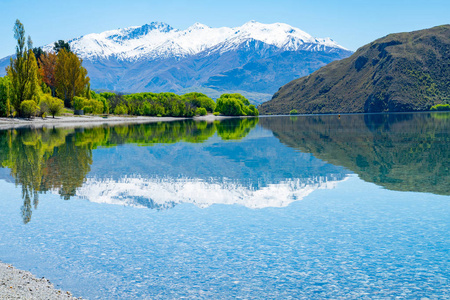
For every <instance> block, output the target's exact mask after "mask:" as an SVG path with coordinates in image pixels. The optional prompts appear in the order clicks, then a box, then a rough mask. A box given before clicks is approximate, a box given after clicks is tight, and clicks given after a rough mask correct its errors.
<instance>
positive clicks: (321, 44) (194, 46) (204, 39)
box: [45, 21, 347, 61]
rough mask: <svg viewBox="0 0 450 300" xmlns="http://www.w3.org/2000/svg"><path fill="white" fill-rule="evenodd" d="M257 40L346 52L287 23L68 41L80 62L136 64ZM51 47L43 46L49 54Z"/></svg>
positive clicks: (167, 29) (160, 27) (151, 27)
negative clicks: (117, 60) (104, 61)
mask: <svg viewBox="0 0 450 300" xmlns="http://www.w3.org/2000/svg"><path fill="white" fill-rule="evenodd" d="M251 41H259V42H263V43H265V44H267V45H269V46H275V47H277V48H279V49H282V50H285V51H299V50H306V51H324V52H336V51H339V50H347V49H345V48H343V47H342V46H340V45H338V44H337V43H336V42H334V41H333V40H331V39H330V38H325V39H317V38H314V37H312V36H311V35H309V34H307V33H306V32H304V31H301V30H300V29H297V28H294V27H292V26H290V25H287V24H282V23H275V24H268V25H266V24H262V23H258V22H255V21H251V22H248V23H246V24H244V25H243V26H241V27H235V28H229V27H221V28H211V27H209V26H207V25H203V24H200V23H195V24H194V25H192V26H191V27H189V28H187V29H186V30H178V29H174V28H173V27H171V26H170V25H168V24H165V23H160V22H152V23H150V24H146V25H143V26H140V27H128V28H124V29H117V30H110V31H105V32H102V33H98V34H97V33H92V34H88V35H85V36H82V37H79V38H76V39H73V40H71V41H69V43H70V46H71V48H72V50H73V51H75V52H76V53H77V54H79V55H80V56H81V57H82V58H83V59H90V60H96V59H99V58H101V59H108V58H111V57H116V58H118V59H120V60H130V61H135V60H138V59H142V58H146V59H161V58H167V57H187V56H192V55H196V54H199V53H201V52H204V51H206V53H205V55H208V54H209V55H210V54H211V53H212V52H215V51H219V52H221V53H223V52H227V51H232V50H235V49H237V48H238V47H239V46H240V45H242V44H243V43H245V42H251ZM51 48H52V45H48V46H46V47H45V49H46V50H47V51H50V50H51Z"/></svg>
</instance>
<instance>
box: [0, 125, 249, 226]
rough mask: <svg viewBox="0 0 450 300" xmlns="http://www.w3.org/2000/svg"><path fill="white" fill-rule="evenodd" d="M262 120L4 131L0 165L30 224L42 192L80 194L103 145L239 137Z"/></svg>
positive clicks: (66, 195) (0, 133)
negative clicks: (18, 188)
mask: <svg viewBox="0 0 450 300" xmlns="http://www.w3.org/2000/svg"><path fill="white" fill-rule="evenodd" d="M257 123H258V119H257V118H251V119H229V120H225V121H223V122H221V123H219V122H213V123H207V122H194V121H182V122H172V123H166V122H164V123H163V122H162V123H154V124H147V125H133V126H128V125H125V126H115V127H108V126H103V127H94V128H85V129H75V128H70V129H64V128H53V129H47V128H43V129H12V130H4V131H0V163H1V166H2V167H7V168H9V169H10V170H11V176H12V178H13V179H14V181H15V183H16V185H20V186H21V188H22V197H23V207H22V217H23V222H24V223H28V222H29V221H30V219H31V215H32V207H33V206H34V207H35V208H36V207H37V206H38V203H39V194H40V193H46V192H49V191H51V192H57V193H59V194H60V195H61V197H62V198H63V199H65V200H68V199H70V198H71V197H72V196H74V195H75V194H76V191H77V189H78V188H80V187H82V186H83V183H84V181H85V178H86V175H87V174H88V173H89V172H90V170H91V165H92V163H93V159H92V155H93V154H92V150H94V149H97V148H98V147H113V146H116V145H120V144H129V143H133V144H138V145H140V146H144V145H145V146H147V145H150V146H151V145H156V144H173V143H177V142H180V141H184V142H188V143H201V142H204V141H206V140H207V139H208V138H210V137H212V136H213V135H214V134H215V133H216V132H217V134H218V136H219V137H222V138H223V139H227V140H229V139H236V140H238V139H242V138H243V137H245V135H246V134H248V132H249V131H250V130H251V129H252V128H254V127H255V126H256V124H257ZM234 129H235V130H234Z"/></svg>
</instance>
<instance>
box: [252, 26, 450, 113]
mask: <svg viewBox="0 0 450 300" xmlns="http://www.w3.org/2000/svg"><path fill="white" fill-rule="evenodd" d="M449 102H450V25H443V26H437V27H433V28H430V29H425V30H420V31H414V32H407V33H397V34H390V35H388V36H386V37H383V38H381V39H378V40H376V41H374V42H372V43H370V44H368V45H365V46H363V47H361V48H360V49H358V50H357V51H356V52H355V53H354V54H353V55H352V56H351V57H349V58H346V59H343V60H341V61H336V62H332V63H330V64H329V65H327V66H325V67H323V68H321V69H320V70H318V71H316V72H314V73H313V74H311V75H309V76H306V77H303V78H300V79H296V80H294V81H292V82H290V83H288V84H286V85H285V86H283V87H282V88H281V89H280V90H279V91H278V92H277V93H275V95H274V96H273V98H272V100H271V101H269V102H266V103H264V104H262V105H261V106H259V107H258V109H259V111H260V113H261V114H268V113H271V114H287V113H289V112H290V111H291V110H293V109H296V110H297V111H298V112H299V113H356V112H358V113H362V112H387V111H390V112H402V111H422V110H429V109H430V107H431V106H432V105H435V104H439V103H449Z"/></svg>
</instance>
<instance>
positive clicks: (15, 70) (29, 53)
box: [7, 20, 39, 115]
mask: <svg viewBox="0 0 450 300" xmlns="http://www.w3.org/2000/svg"><path fill="white" fill-rule="evenodd" d="M14 38H15V39H16V40H17V46H16V57H15V58H14V59H13V58H11V59H10V66H9V67H8V68H7V73H8V77H9V78H10V80H11V84H12V85H11V86H12V88H11V92H10V99H11V104H12V106H13V107H14V109H15V110H16V112H18V113H19V115H20V114H21V110H20V107H21V104H22V102H23V101H25V100H32V99H36V97H37V96H38V92H39V80H38V74H37V72H38V66H37V62H36V58H35V56H34V53H33V50H32V48H33V42H32V41H31V38H30V37H29V36H28V42H27V45H25V28H24V26H23V24H22V23H20V21H19V20H16V23H15V25H14Z"/></svg>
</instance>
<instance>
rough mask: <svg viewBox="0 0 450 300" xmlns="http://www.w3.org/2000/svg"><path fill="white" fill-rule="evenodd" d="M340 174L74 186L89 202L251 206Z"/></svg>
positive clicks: (291, 196) (332, 181) (283, 202)
mask: <svg viewBox="0 0 450 300" xmlns="http://www.w3.org/2000/svg"><path fill="white" fill-rule="evenodd" d="M344 179H345V178H344V176H343V175H342V174H337V175H335V176H333V175H330V176H326V177H315V178H306V179H286V181H282V182H280V183H276V184H269V185H267V186H265V187H261V188H255V187H248V186H245V185H241V184H239V183H236V182H233V181H231V180H215V181H210V182H207V181H203V180H200V179H198V178H196V179H188V178H175V179H174V178H163V179H161V178H148V179H144V178H139V177H135V178H122V179H120V180H117V181H116V180H112V179H106V180H97V179H95V178H89V179H88V180H87V181H86V182H85V184H83V186H82V187H81V188H79V189H78V191H77V195H78V196H79V197H82V198H85V199H88V200H89V201H91V202H96V203H106V204H117V205H126V206H135V207H148V208H152V209H168V208H172V207H174V206H175V205H176V204H179V203H192V204H195V205H197V206H198V207H202V208H205V207H208V206H211V205H213V204H226V205H233V204H237V205H242V206H245V207H248V208H252V209H258V208H266V207H286V206H288V205H289V204H291V203H292V202H293V201H298V200H301V199H303V198H304V197H306V196H308V195H309V194H310V193H312V192H313V191H315V190H317V189H332V188H334V187H335V186H336V184H337V182H338V181H341V180H344Z"/></svg>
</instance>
